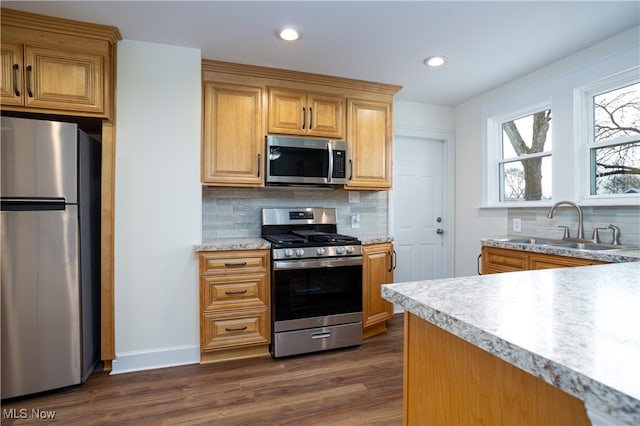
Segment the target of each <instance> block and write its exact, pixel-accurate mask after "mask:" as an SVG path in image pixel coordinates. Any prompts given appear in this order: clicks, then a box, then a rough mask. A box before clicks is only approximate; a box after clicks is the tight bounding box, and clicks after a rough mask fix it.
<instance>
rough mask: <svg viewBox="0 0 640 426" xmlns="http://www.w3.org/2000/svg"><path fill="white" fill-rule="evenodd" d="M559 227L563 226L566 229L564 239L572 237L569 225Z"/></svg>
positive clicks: (563, 233) (563, 234)
mask: <svg viewBox="0 0 640 426" xmlns="http://www.w3.org/2000/svg"><path fill="white" fill-rule="evenodd" d="M558 228H562V229H564V231H563V232H562V239H563V240H567V239H569V238H571V233H570V232H569V227H568V226H563V225H561V226H558Z"/></svg>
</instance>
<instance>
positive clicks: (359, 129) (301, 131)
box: [202, 59, 401, 190]
mask: <svg viewBox="0 0 640 426" xmlns="http://www.w3.org/2000/svg"><path fill="white" fill-rule="evenodd" d="M202 82H203V105H204V108H203V138H202V183H203V184H204V185H208V186H235V187H248V186H256V187H257V186H263V185H264V164H266V163H265V162H266V159H265V158H264V144H265V141H264V138H265V136H266V135H267V134H269V133H273V134H285V135H286V134H288V135H300V136H316V137H325V138H331V139H345V140H346V141H347V143H348V144H349V145H350V148H349V149H350V151H351V155H352V158H353V162H352V167H351V169H352V170H353V174H352V175H351V178H352V179H351V181H350V183H349V185H348V186H347V189H354V190H356V189H357V190H388V189H390V188H391V132H392V120H391V104H392V102H393V95H394V94H395V93H396V92H397V91H398V90H400V89H401V87H400V86H395V85H390V84H382V83H372V82H367V81H361V80H352V79H346V78H340V77H331V76H326V75H320V74H311V73H304V72H298V71H288V70H281V69H277V68H267V67H257V66H251V65H241V64H234V63H229V62H220V61H212V60H208V59H204V60H203V61H202ZM350 171H351V170H349V173H350Z"/></svg>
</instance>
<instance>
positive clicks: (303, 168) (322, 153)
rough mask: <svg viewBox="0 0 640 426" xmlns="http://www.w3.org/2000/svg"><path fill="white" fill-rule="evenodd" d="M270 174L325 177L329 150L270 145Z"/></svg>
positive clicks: (327, 168)
mask: <svg viewBox="0 0 640 426" xmlns="http://www.w3.org/2000/svg"><path fill="white" fill-rule="evenodd" d="M269 163H270V164H269V168H270V170H271V171H270V173H271V175H272V176H297V177H327V170H329V151H327V150H326V149H312V148H291V147H283V146H277V147H271V148H270V152H269Z"/></svg>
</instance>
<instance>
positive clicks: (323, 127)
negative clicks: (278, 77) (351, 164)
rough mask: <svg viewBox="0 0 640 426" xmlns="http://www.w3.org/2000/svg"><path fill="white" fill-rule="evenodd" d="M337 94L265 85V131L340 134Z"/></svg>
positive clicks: (341, 116) (341, 122)
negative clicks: (266, 128) (266, 96)
mask: <svg viewBox="0 0 640 426" xmlns="http://www.w3.org/2000/svg"><path fill="white" fill-rule="evenodd" d="M343 128H344V98H343V97H342V96H340V95H331V94H320V93H307V92H303V91H296V90H288V89H279V88H269V129H268V130H269V133H282V134H289V135H303V136H323V137H329V138H336V139H342V138H343V137H344V132H343Z"/></svg>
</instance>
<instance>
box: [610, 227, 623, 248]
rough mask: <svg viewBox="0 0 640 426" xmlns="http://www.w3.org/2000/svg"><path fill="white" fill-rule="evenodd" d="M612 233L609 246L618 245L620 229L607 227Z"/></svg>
mask: <svg viewBox="0 0 640 426" xmlns="http://www.w3.org/2000/svg"><path fill="white" fill-rule="evenodd" d="M608 229H611V230H612V231H613V237H612V238H611V244H615V245H619V244H620V228H618V227H617V226H615V225H609V228H608Z"/></svg>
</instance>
